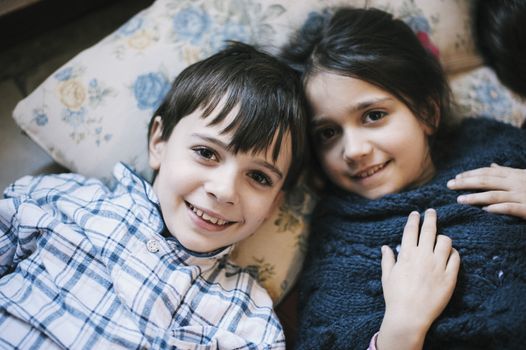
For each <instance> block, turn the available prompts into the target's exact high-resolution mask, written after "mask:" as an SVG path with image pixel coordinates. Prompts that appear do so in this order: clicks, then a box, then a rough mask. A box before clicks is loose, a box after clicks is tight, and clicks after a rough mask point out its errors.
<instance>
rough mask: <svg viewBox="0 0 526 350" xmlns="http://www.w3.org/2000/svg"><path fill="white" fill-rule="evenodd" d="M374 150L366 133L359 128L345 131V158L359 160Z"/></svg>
mask: <svg viewBox="0 0 526 350" xmlns="http://www.w3.org/2000/svg"><path fill="white" fill-rule="evenodd" d="M372 150H373V147H372V145H371V143H370V142H369V140H368V139H367V137H366V135H364V134H363V132H360V131H359V130H355V131H345V134H344V143H343V159H344V160H345V161H346V162H347V163H349V162H355V161H358V160H360V159H362V158H364V157H366V156H367V155H369V154H370V153H371V152H372Z"/></svg>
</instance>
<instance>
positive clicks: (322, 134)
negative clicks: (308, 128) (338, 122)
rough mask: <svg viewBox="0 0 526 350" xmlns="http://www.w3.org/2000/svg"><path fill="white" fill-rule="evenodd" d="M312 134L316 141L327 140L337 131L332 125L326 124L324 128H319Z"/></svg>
mask: <svg viewBox="0 0 526 350" xmlns="http://www.w3.org/2000/svg"><path fill="white" fill-rule="evenodd" d="M314 134H315V137H316V139H317V140H318V141H321V142H328V141H330V140H332V139H333V138H334V137H335V136H336V135H337V134H338V131H337V130H336V129H335V128H334V127H332V126H328V127H324V128H319V129H318V130H316V131H315V133H314Z"/></svg>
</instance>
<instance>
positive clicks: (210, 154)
mask: <svg viewBox="0 0 526 350" xmlns="http://www.w3.org/2000/svg"><path fill="white" fill-rule="evenodd" d="M194 152H195V153H197V155H198V156H199V157H201V158H204V159H206V160H217V159H218V157H217V155H216V153H215V152H214V151H213V150H211V149H210V148H208V147H197V148H194Z"/></svg>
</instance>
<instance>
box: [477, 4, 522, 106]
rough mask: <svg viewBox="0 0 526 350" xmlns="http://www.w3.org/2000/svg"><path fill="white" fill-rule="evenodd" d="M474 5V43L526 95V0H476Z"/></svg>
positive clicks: (501, 75) (508, 83)
mask: <svg viewBox="0 0 526 350" xmlns="http://www.w3.org/2000/svg"><path fill="white" fill-rule="evenodd" d="M473 6H474V8H473V27H474V28H473V33H474V35H475V43H476V45H477V48H478V49H479V51H480V53H481V55H482V57H483V59H484V61H485V63H486V64H487V65H488V66H490V67H491V68H493V70H494V71H495V73H496V74H497V76H498V77H499V79H500V81H501V82H502V83H503V84H504V85H506V86H507V87H508V88H510V89H511V90H513V91H515V92H516V93H518V94H520V95H522V96H526V1H524V0H477V1H475V2H474V4H473Z"/></svg>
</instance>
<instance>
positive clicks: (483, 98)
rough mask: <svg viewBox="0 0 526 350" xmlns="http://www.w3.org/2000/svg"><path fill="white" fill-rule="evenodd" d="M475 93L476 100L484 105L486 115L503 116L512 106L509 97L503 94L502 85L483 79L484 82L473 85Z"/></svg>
mask: <svg viewBox="0 0 526 350" xmlns="http://www.w3.org/2000/svg"><path fill="white" fill-rule="evenodd" d="M473 90H474V92H475V94H476V98H475V99H476V100H478V101H480V105H481V106H485V107H486V110H485V111H483V112H486V113H487V114H488V115H492V116H496V117H497V116H503V115H506V114H507V113H508V112H509V111H510V110H511V109H512V108H513V106H512V105H511V102H510V99H509V98H508V97H507V96H506V95H505V94H504V91H503V90H502V87H497V86H495V85H493V84H491V82H490V81H485V83H484V84H480V85H479V86H473Z"/></svg>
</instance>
